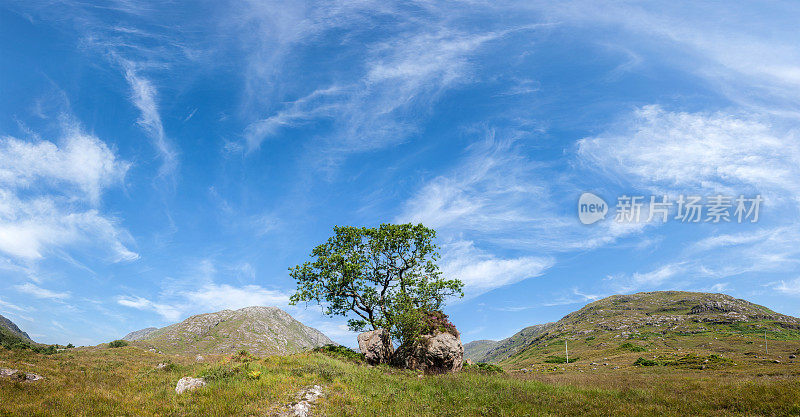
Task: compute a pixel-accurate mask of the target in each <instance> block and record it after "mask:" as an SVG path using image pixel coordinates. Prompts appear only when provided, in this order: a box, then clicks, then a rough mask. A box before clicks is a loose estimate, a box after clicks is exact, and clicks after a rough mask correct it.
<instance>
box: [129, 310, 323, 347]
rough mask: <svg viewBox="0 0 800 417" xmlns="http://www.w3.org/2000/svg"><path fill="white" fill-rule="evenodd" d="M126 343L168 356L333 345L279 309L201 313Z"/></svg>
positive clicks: (147, 331)
mask: <svg viewBox="0 0 800 417" xmlns="http://www.w3.org/2000/svg"><path fill="white" fill-rule="evenodd" d="M124 339H125V340H129V341H132V342H133V343H135V344H138V345H141V346H144V347H151V348H155V349H157V350H160V351H162V352H165V353H177V354H191V355H194V354H218V353H219V354H231V353H235V352H237V351H239V350H242V349H245V350H247V351H249V352H250V353H253V354H256V355H274V354H286V353H297V352H301V351H303V350H307V349H310V348H313V347H317V346H322V345H325V344H328V343H333V342H332V341H331V340H330V339H328V338H327V337H326V336H325V335H324V334H322V333H321V332H320V331H319V330H316V329H313V328H311V327H308V326H305V325H303V323H300V322H299V321H297V320H295V319H294V318H293V317H292V316H290V315H289V314H287V313H286V312H285V311H283V310H281V309H279V308H275V307H246V308H243V309H240V310H236V311H231V310H223V311H219V312H216V313H209V314H200V315H196V316H192V317H189V318H188V319H186V320H184V321H182V322H180V323H177V324H173V325H171V326H167V327H164V328H161V329H155V328H147V329H142V330H138V331H135V332H132V333H130V334H128V335H127V336H125V338H124Z"/></svg>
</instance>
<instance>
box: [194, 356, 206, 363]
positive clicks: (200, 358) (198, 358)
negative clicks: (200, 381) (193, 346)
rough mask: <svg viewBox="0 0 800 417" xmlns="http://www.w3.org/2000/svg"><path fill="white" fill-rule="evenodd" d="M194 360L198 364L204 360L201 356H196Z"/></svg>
mask: <svg viewBox="0 0 800 417" xmlns="http://www.w3.org/2000/svg"><path fill="white" fill-rule="evenodd" d="M194 360H196V361H198V362H202V361H204V360H205V358H204V357H203V355H197V356H195V357H194Z"/></svg>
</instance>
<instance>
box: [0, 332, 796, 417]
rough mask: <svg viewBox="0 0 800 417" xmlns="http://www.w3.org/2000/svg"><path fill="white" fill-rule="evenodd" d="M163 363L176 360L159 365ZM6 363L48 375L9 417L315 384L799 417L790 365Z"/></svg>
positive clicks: (6, 386)
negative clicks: (452, 369)
mask: <svg viewBox="0 0 800 417" xmlns="http://www.w3.org/2000/svg"><path fill="white" fill-rule="evenodd" d="M168 360H169V361H171V362H172V363H174V366H170V367H168V369H165V370H157V369H155V367H156V365H157V364H158V363H160V362H166V361H168ZM0 367H11V368H15V369H21V370H25V371H28V372H36V373H39V374H42V375H44V376H46V377H47V379H46V380H44V381H39V382H36V383H19V382H13V381H11V380H8V379H5V380H0V396H2V401H0V415H10V416H11V415H13V416H17V415H19V416H22V415H25V416H30V415H42V416H97V415H109V416H229V415H230V416H269V415H274V414H275V413H276V412H277V411H279V410H280V409H281V407H283V406H284V405H286V404H287V403H290V402H292V401H293V400H294V395H295V393H297V392H298V391H300V390H302V389H303V388H304V387H307V386H309V385H313V384H319V385H321V386H323V387H324V388H325V391H326V393H327V395H326V397H325V399H324V400H322V401H321V402H320V403H319V404H318V406H317V407H316V408H315V409H314V412H315V413H316V414H317V415H326V416H404V417H405V416H417V415H419V416H527V415H586V416H593V415H597V416H601V415H642V416H656V415H658V416H686V415H709V416H710V415H714V416H719V415H722V416H726V415H742V416H744V415H748V416H750V415H775V416H792V415H800V384H798V382H797V376H796V375H795V374H791V372H785V368H781V369H782V370H781V371H780V372H777V374H776V375H767V374H766V373H765V372H763V370H761V369H756V368H753V369H751V371H752V372H751V371H747V370H742V371H741V372H731V371H730V369H728V370H713V371H712V372H710V373H709V372H706V373H703V372H700V371H698V370H685V369H673V368H666V367H655V368H626V369H620V370H617V372H599V371H598V372H579V371H578V370H576V369H572V368H571V367H570V366H567V367H565V369H566V370H565V371H560V370H559V371H546V372H535V373H534V372H529V373H525V374H517V373H507V374H482V373H478V372H471V371H470V372H462V373H459V374H454V375H443V376H425V377H422V378H420V377H418V375H417V374H416V373H415V372H409V371H401V370H396V369H391V368H386V367H368V366H365V365H363V364H359V363H356V362H353V361H347V360H340V359H337V358H332V357H329V356H325V355H323V354H319V353H306V354H299V355H293V356H286V357H270V358H235V359H234V360H231V359H230V358H224V357H213V358H212V357H206V361H205V362H202V363H198V362H195V361H194V359H193V358H182V357H179V356H169V357H168V356H164V355H157V354H154V353H150V352H148V351H145V350H142V349H140V348H137V347H132V346H131V347H123V348H117V349H107V348H88V349H74V350H69V351H67V352H63V353H59V354H55V355H49V356H48V355H41V354H35V353H32V352H19V351H8V350H0ZM748 369H749V368H748ZM765 369H766V368H765ZM257 372H260V375H259V376H258V377H253V376H252V375H253V374H255V373H257ZM759 374H761V376H759ZM201 375H205V376H206V377H208V378H209V384H208V386H207V387H205V388H201V389H199V390H197V391H195V392H191V393H186V394H183V395H176V394H175V391H174V388H175V384H176V382H177V381H178V379H180V378H181V377H183V376H201Z"/></svg>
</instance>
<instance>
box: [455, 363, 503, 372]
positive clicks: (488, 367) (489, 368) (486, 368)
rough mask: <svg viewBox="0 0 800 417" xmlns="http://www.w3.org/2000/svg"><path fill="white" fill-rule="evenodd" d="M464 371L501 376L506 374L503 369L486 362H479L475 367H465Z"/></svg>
mask: <svg viewBox="0 0 800 417" xmlns="http://www.w3.org/2000/svg"><path fill="white" fill-rule="evenodd" d="M464 369H465V370H467V371H475V372H481V373H486V374H501V373H503V372H505V370H503V368H501V367H499V366H497V365H495V364H493V363H484V362H478V363H476V364H474V365H464Z"/></svg>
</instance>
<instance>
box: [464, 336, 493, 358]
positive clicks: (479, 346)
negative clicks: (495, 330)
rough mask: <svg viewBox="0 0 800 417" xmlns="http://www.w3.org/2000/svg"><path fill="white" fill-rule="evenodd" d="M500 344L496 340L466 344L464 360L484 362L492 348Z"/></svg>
mask: <svg viewBox="0 0 800 417" xmlns="http://www.w3.org/2000/svg"><path fill="white" fill-rule="evenodd" d="M498 343H499V342H498V341H496V340H488V339H483V340H475V341H472V342H469V343H465V344H464V358H466V359H472V360H473V361H475V362H484V361H483V360H482V359H483V357H484V356H485V355H486V352H488V351H489V350H490V349H491V348H493V347H494V346H496V345H497V344H498Z"/></svg>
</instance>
